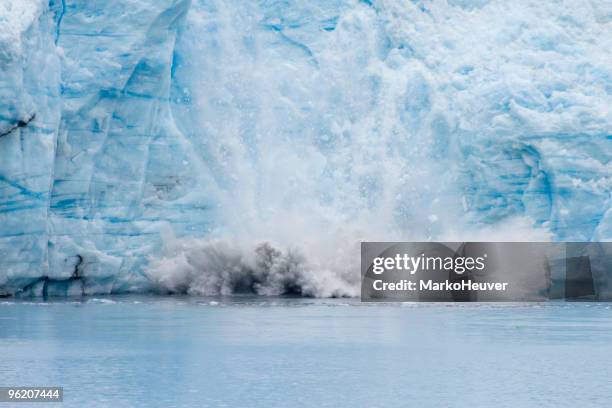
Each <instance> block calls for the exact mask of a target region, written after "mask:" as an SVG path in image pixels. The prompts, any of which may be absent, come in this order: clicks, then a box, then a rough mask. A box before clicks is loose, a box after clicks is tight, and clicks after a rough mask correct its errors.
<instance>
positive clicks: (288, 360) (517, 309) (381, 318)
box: [0, 296, 612, 408]
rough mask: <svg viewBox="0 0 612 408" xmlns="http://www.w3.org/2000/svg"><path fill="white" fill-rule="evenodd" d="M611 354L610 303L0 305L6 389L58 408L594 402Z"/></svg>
mask: <svg viewBox="0 0 612 408" xmlns="http://www.w3.org/2000/svg"><path fill="white" fill-rule="evenodd" d="M611 344H612V309H611V305H610V304H607V303H566V302H558V303H530V304H520V303H513V304H510V303H507V304H506V303H489V304H484V303H469V304H445V303H442V304H438V303H436V304H424V303H393V304H365V303H360V302H359V301H358V300H346V299H338V300H329V299H326V300H322V299H321V300H316V299H291V298H260V297H231V298H199V297H191V298H190V297H153V296H151V297H134V296H128V297H112V298H88V299H85V300H79V301H70V300H63V301H49V302H43V301H38V300H36V301H16V300H4V301H0V386H20V385H28V386H62V387H64V402H63V404H62V405H61V406H63V407H86V406H112V407H145V406H146V407H187V406H189V407H334V408H335V407H476V408H477V407H483V408H484V407H487V408H488V407H492V406H495V407H497V408H501V407H512V408H517V407H572V408H573V407H581V408H584V407H603V406H609V404H610V397H611V396H612V383H611V382H610V373H611V372H612V368H611V367H612V353H610V351H611V346H610V345H611ZM43 405H45V406H53V404H43ZM57 405H58V406H59V404H57ZM17 406H18V407H25V406H27V404H18V405H17ZM35 406H37V407H40V406H41V404H37V405H35Z"/></svg>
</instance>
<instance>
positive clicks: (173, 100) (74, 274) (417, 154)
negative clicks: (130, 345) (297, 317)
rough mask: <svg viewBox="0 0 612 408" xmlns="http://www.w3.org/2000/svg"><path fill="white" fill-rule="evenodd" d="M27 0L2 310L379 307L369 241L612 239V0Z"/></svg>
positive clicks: (14, 97) (0, 35) (11, 150)
mask: <svg viewBox="0 0 612 408" xmlns="http://www.w3.org/2000/svg"><path fill="white" fill-rule="evenodd" d="M578 3H580V4H577V3H576V2H548V1H542V2H534V3H526V2H504V1H487V0H473V1H469V0H448V1H447V2H429V1H400V0H372V1H336V0H332V1H330V0H316V1H296V2H284V1H263V0H260V1H253V2H242V1H235V0H225V1H221V0H217V1H215V0H193V1H190V0H127V1H126V0H87V1H86V0H51V1H50V2H48V3H47V2H46V1H43V0H29V1H22V0H4V1H3V2H2V3H0V27H2V29H1V30H0V294H13V293H22V294H34V295H41V294H42V295H45V294H47V295H51V294H82V293H86V294H88V293H89V294H91V293H117V292H126V291H144V290H152V289H154V290H161V291H170V292H188V293H198V294H219V293H222V294H225V293H232V292H235V291H238V290H242V289H245V288H246V289H248V290H251V291H254V292H256V293H259V294H280V293H288V292H297V293H301V294H306V295H315V296H333V295H354V294H356V293H357V289H356V288H357V286H358V276H355V271H356V270H358V268H356V266H355V265H356V264H357V265H358V262H359V260H358V245H357V244H358V242H359V241H360V240H387V241H388V240H401V239H405V240H428V239H432V240H468V239H473V240H479V239H480V240H491V239H493V240H550V239H552V240H579V241H590V240H610V239H611V238H612V210H611V188H610V187H611V185H612V164H611V161H610V158H611V156H612V115H611V113H610V106H611V105H612V98H611V96H610V95H611V93H612V85H611V84H612V80H611V78H612V72H611V71H612V68H611V67H612V35H610V33H611V32H612V8H610V7H609V6H606V5H605V4H604V3H598V2H588V1H582V2H578Z"/></svg>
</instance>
